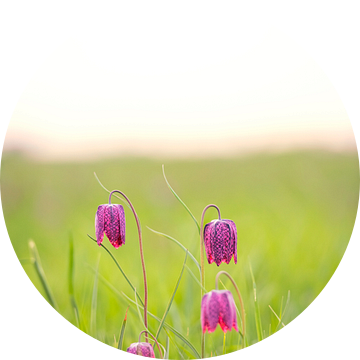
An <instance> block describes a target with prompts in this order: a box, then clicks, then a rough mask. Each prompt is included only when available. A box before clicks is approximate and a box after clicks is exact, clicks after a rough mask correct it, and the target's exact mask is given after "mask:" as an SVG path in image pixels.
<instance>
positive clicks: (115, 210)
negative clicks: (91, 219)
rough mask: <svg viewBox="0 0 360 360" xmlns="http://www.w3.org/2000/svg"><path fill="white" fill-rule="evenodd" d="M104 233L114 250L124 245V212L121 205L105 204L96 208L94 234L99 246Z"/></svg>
mask: <svg viewBox="0 0 360 360" xmlns="http://www.w3.org/2000/svg"><path fill="white" fill-rule="evenodd" d="M104 233H105V235H106V236H107V238H108V239H109V241H110V242H111V244H112V245H113V246H114V247H115V249H117V248H119V247H120V246H121V245H123V244H125V212H124V208H123V206H122V205H119V204H105V205H100V206H99V207H98V209H97V211H96V215H95V234H96V240H97V243H98V245H99V246H100V245H101V243H102V241H103V239H104Z"/></svg>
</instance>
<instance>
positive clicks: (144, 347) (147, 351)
mask: <svg viewBox="0 0 360 360" xmlns="http://www.w3.org/2000/svg"><path fill="white" fill-rule="evenodd" d="M126 352H128V353H130V354H135V355H140V356H145V357H149V358H154V357H155V354H154V350H153V347H152V346H151V345H150V344H149V343H146V342H138V343H133V344H131V345H130V346H129V347H128V348H127V349H126Z"/></svg>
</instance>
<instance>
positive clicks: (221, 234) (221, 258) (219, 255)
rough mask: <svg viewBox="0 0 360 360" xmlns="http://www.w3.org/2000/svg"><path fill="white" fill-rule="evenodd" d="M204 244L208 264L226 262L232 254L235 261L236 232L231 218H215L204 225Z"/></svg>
mask: <svg viewBox="0 0 360 360" xmlns="http://www.w3.org/2000/svg"><path fill="white" fill-rule="evenodd" d="M204 244H205V251H206V257H207V260H208V262H209V264H211V263H213V262H215V263H216V265H217V266H219V265H220V264H221V263H222V262H225V263H226V264H228V263H229V262H230V260H231V258H232V256H234V262H235V264H236V263H237V232H236V225H235V223H234V222H233V221H232V220H224V219H217V220H213V221H211V222H210V223H208V224H206V225H205V227H204Z"/></svg>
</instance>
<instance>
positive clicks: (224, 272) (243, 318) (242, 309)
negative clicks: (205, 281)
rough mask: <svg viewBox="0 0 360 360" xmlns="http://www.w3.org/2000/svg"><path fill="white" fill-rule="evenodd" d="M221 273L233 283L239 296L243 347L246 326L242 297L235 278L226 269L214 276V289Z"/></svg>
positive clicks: (216, 287)
mask: <svg viewBox="0 0 360 360" xmlns="http://www.w3.org/2000/svg"><path fill="white" fill-rule="evenodd" d="M221 274H224V275H226V276H227V277H228V278H229V279H230V281H231V283H232V284H233V286H234V288H235V290H236V293H237V295H238V298H239V302H240V308H241V317H242V335H243V347H245V330H246V326H245V308H244V303H243V300H242V297H241V294H240V290H239V288H238V286H237V285H236V283H235V280H234V279H233V278H232V277H231V275H230V274H229V273H228V272H226V271H220V272H218V273H217V275H216V278H215V289H216V290H218V282H219V277H220V275H221Z"/></svg>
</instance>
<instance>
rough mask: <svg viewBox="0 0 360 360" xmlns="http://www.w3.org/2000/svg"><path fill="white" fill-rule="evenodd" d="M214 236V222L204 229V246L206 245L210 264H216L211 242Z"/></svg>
mask: <svg viewBox="0 0 360 360" xmlns="http://www.w3.org/2000/svg"><path fill="white" fill-rule="evenodd" d="M214 234H215V227H214V222H213V221H212V222H210V223H208V224H206V225H205V227H204V245H205V252H206V257H207V260H208V263H209V264H211V263H213V262H214V254H213V252H212V247H211V242H212V238H213V237H214Z"/></svg>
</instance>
